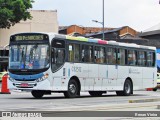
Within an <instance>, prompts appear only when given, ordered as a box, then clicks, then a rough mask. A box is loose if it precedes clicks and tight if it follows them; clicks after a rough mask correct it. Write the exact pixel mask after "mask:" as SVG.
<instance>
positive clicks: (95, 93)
mask: <svg viewBox="0 0 160 120" xmlns="http://www.w3.org/2000/svg"><path fill="white" fill-rule="evenodd" d="M103 93H104V92H103V91H89V94H90V95H91V96H93V97H100V96H102V94H103Z"/></svg>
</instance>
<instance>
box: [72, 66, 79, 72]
mask: <svg viewBox="0 0 160 120" xmlns="http://www.w3.org/2000/svg"><path fill="white" fill-rule="evenodd" d="M72 72H81V67H77V66H73V67H72Z"/></svg>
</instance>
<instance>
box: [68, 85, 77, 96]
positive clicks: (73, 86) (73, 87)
mask: <svg viewBox="0 0 160 120" xmlns="http://www.w3.org/2000/svg"><path fill="white" fill-rule="evenodd" d="M69 91H70V92H71V93H72V94H75V92H76V86H75V85H74V84H70V85H69Z"/></svg>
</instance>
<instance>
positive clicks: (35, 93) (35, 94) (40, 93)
mask: <svg viewBox="0 0 160 120" xmlns="http://www.w3.org/2000/svg"><path fill="white" fill-rule="evenodd" d="M31 94H32V95H33V97H35V98H37V99H39V98H42V97H43V95H44V92H43V91H41V90H32V92H31Z"/></svg>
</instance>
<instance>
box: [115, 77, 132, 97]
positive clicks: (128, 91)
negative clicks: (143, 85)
mask: <svg viewBox="0 0 160 120" xmlns="http://www.w3.org/2000/svg"><path fill="white" fill-rule="evenodd" d="M116 93H117V95H118V96H129V95H131V94H132V93H133V87H132V83H131V81H130V80H128V79H127V80H126V81H125V83H124V87H123V91H116Z"/></svg>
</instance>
